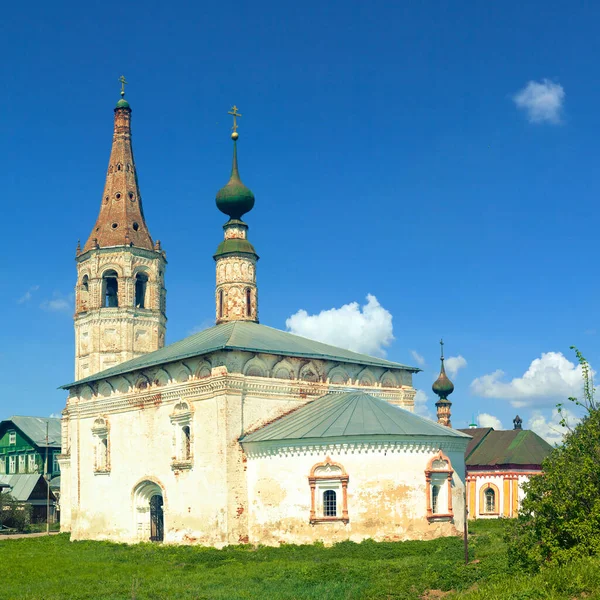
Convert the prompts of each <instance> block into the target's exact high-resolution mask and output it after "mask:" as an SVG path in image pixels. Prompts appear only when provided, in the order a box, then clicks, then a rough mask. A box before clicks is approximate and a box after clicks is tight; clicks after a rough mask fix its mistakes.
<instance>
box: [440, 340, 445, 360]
mask: <svg viewBox="0 0 600 600" xmlns="http://www.w3.org/2000/svg"><path fill="white" fill-rule="evenodd" d="M440 347H441V349H442V356H441V359H442V360H444V339H443V338H442V339H441V340H440Z"/></svg>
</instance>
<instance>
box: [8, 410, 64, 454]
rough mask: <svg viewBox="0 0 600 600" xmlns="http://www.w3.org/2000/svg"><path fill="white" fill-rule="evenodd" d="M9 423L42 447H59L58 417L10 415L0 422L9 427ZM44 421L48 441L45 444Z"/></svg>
mask: <svg viewBox="0 0 600 600" xmlns="http://www.w3.org/2000/svg"><path fill="white" fill-rule="evenodd" d="M10 423H12V424H13V425H14V426H15V427H17V428H18V429H20V430H21V431H22V432H23V433H24V434H25V435H26V436H27V437H28V438H29V439H30V440H31V441H32V442H33V443H34V444H36V445H37V446H40V447H42V448H46V446H48V447H49V448H53V447H60V438H61V430H60V419H56V418H54V417H19V416H15V417H11V418H10V419H7V420H6V421H3V422H2V423H1V424H3V425H5V424H6V425H7V426H8V428H10ZM46 423H47V424H48V443H47V444H46Z"/></svg>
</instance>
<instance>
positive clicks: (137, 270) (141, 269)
mask: <svg viewBox="0 0 600 600" xmlns="http://www.w3.org/2000/svg"><path fill="white" fill-rule="evenodd" d="M139 274H142V275H145V276H146V277H147V278H148V281H152V282H154V281H156V278H155V277H154V271H153V270H152V269H150V268H149V267H148V266H147V265H137V266H135V267H134V268H133V271H132V273H131V277H132V279H135V278H136V276H137V275H139Z"/></svg>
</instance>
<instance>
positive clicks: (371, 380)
mask: <svg viewBox="0 0 600 600" xmlns="http://www.w3.org/2000/svg"><path fill="white" fill-rule="evenodd" d="M357 379H358V385H365V386H370V387H373V386H374V385H375V382H376V381H377V378H376V377H375V375H373V372H372V371H371V369H369V367H365V368H364V369H363V370H362V371H361V372H360V373H359V374H358V378H357Z"/></svg>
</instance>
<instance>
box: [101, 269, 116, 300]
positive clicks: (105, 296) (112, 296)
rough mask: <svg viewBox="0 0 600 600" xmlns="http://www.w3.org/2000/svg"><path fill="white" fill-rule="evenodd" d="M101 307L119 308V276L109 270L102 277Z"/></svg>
mask: <svg viewBox="0 0 600 600" xmlns="http://www.w3.org/2000/svg"><path fill="white" fill-rule="evenodd" d="M102 306H103V307H104V308H117V307H118V306H119V276H118V274H117V272H116V271H114V270H113V269H110V270H109V271H105V272H104V274H103V275H102Z"/></svg>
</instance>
